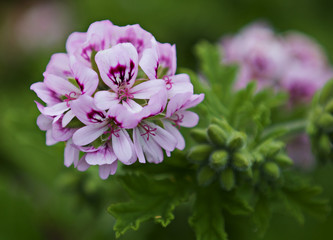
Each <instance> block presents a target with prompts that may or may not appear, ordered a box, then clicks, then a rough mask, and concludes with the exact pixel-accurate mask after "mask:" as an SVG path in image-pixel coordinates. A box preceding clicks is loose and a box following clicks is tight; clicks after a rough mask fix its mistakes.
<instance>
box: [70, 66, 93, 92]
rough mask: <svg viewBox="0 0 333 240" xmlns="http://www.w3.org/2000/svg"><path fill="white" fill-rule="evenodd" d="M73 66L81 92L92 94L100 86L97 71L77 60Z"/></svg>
mask: <svg viewBox="0 0 333 240" xmlns="http://www.w3.org/2000/svg"><path fill="white" fill-rule="evenodd" d="M71 67H72V70H73V73H74V77H75V80H76V82H77V83H78V85H79V87H80V90H81V94H88V95H92V94H93V93H94V92H95V90H96V88H97V86H98V81H99V79H98V75H97V73H96V72H95V71H94V70H92V69H91V68H88V67H86V66H85V65H83V64H81V63H79V62H77V61H76V62H75V63H73V64H72V66H71Z"/></svg>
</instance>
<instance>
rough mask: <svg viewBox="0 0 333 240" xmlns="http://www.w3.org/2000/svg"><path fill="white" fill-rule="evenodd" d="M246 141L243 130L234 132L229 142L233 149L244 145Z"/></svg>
mask: <svg viewBox="0 0 333 240" xmlns="http://www.w3.org/2000/svg"><path fill="white" fill-rule="evenodd" d="M245 143H246V135H245V134H244V133H242V132H236V131H235V132H233V133H232V135H231V137H230V139H229V143H228V147H229V148H230V149H231V150H238V149H241V148H242V147H244V145H245Z"/></svg>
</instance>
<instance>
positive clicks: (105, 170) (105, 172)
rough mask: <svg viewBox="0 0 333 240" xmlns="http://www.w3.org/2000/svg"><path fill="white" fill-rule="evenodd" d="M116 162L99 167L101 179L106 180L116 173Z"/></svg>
mask: <svg viewBox="0 0 333 240" xmlns="http://www.w3.org/2000/svg"><path fill="white" fill-rule="evenodd" d="M117 165H118V161H115V162H114V163H112V164H105V165H100V166H99V176H100V178H101V179H104V180H105V179H107V178H108V177H109V176H110V175H113V174H115V173H116V170H117Z"/></svg>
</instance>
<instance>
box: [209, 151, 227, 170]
mask: <svg viewBox="0 0 333 240" xmlns="http://www.w3.org/2000/svg"><path fill="white" fill-rule="evenodd" d="M228 159H229V154H228V152H227V151H225V150H217V151H215V152H213V153H212V154H211V155H210V159H209V160H210V166H211V167H212V168H214V169H217V170H221V169H224V168H225V167H226V166H227V164H228Z"/></svg>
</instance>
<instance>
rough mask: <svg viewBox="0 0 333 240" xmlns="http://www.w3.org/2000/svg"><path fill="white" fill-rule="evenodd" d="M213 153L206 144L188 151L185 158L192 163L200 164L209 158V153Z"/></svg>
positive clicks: (211, 148) (210, 147)
mask: <svg viewBox="0 0 333 240" xmlns="http://www.w3.org/2000/svg"><path fill="white" fill-rule="evenodd" d="M212 151H213V147H212V146H211V145H208V144H200V145H196V146H194V147H193V148H191V149H190V151H189V153H188V154H187V158H188V159H189V160H190V161H192V162H194V163H202V162H204V161H206V160H207V159H208V158H209V155H210V153H211V152H212Z"/></svg>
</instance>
